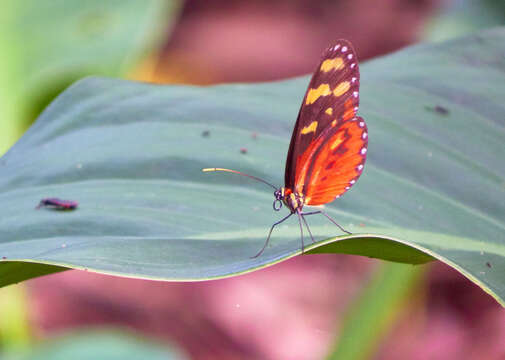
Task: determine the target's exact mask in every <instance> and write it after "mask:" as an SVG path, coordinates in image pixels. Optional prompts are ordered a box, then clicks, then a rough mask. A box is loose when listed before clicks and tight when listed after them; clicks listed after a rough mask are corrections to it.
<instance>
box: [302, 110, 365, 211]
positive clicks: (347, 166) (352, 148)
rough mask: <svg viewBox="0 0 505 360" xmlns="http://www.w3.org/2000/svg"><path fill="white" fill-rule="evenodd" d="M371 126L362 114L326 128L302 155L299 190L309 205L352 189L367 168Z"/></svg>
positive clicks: (327, 199) (329, 200)
mask: <svg viewBox="0 0 505 360" xmlns="http://www.w3.org/2000/svg"><path fill="white" fill-rule="evenodd" d="M367 147H368V130H367V126H366V123H365V121H364V120H363V119H362V118H361V117H359V116H358V117H355V118H353V119H351V120H346V121H344V122H342V123H339V124H338V125H335V126H332V125H331V124H330V126H329V127H328V128H327V129H325V130H324V131H323V132H322V133H321V134H320V135H319V136H318V138H317V139H315V140H314V141H313V142H312V144H311V145H310V146H309V147H308V148H307V150H306V151H305V152H304V153H303V154H302V155H301V156H300V158H299V162H298V163H297V168H296V174H297V176H296V179H295V188H296V191H298V192H301V193H303V194H304V195H305V204H306V205H322V204H326V203H328V202H331V201H333V200H334V199H335V198H336V197H339V196H341V195H342V194H343V193H345V192H346V191H347V190H349V189H350V188H351V187H352V186H353V185H354V184H355V183H356V181H357V180H358V178H359V176H360V175H361V173H362V172H363V167H364V165H365V160H366V153H367Z"/></svg>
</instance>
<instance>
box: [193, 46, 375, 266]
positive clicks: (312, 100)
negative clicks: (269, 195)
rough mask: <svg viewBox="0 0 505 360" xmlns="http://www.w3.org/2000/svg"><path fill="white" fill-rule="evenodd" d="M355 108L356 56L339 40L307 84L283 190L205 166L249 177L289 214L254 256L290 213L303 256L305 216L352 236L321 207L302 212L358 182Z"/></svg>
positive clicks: (360, 138)
mask: <svg viewBox="0 0 505 360" xmlns="http://www.w3.org/2000/svg"><path fill="white" fill-rule="evenodd" d="M358 106H359V67H358V62H357V59H356V52H355V51H354V49H353V47H352V45H351V44H350V43H349V42H348V41H347V40H343V39H341V40H338V41H337V42H336V43H335V45H333V46H331V47H329V48H328V49H326V50H325V51H324V53H323V55H322V58H321V61H320V62H319V65H318V66H317V69H316V71H315V73H314V75H313V76H312V79H311V80H310V83H309V87H308V89H307V91H306V93H305V96H304V98H303V102H302V105H301V107H300V112H299V113H298V119H297V120H296V124H295V128H294V130H293V134H292V136H291V142H290V144H289V150H288V155H287V159H286V170H285V172H284V186H283V187H280V188H277V187H276V186H274V185H272V184H270V183H269V182H267V181H265V180H263V179H260V178H258V177H256V176H252V175H248V174H244V173H242V172H240V171H236V170H230V169H224V168H206V169H202V171H204V172H210V171H225V172H231V173H236V174H239V175H243V176H247V177H249V178H252V179H254V180H257V181H260V182H263V183H265V184H267V185H269V186H271V187H273V188H274V189H275V191H274V197H275V199H274V203H273V208H274V210H275V211H279V210H280V209H281V208H282V205H283V204H284V205H285V206H286V207H287V208H288V209H289V211H290V213H289V214H288V215H287V216H285V217H284V218H282V219H281V220H279V221H277V222H276V223H274V224H273V225H272V226H271V228H270V231H269V233H268V236H267V239H266V241H265V244H264V245H263V247H262V248H261V250H260V251H259V252H258V253H257V254H256V255H255V256H254V257H253V258H255V257H258V256H260V255H261V254H262V253H263V251H264V250H265V249H266V247H267V245H268V243H269V241H270V236H271V235H272V231H273V230H274V228H275V227H276V226H277V225H279V224H280V223H282V222H284V221H285V220H287V219H288V218H289V217H291V216H292V215H294V214H296V215H297V216H298V222H299V225H300V232H301V240H302V252H303V249H304V243H303V225H302V222H303V224H305V227H306V228H307V230H308V232H309V234H310V237H311V239H312V241H313V242H314V237H313V236H312V233H311V231H310V228H309V226H308V224H307V221H306V219H305V216H308V215H314V214H322V215H324V216H325V217H326V218H328V219H329V220H330V221H331V222H332V223H334V224H335V225H336V226H338V227H339V228H340V230H342V231H343V232H346V233H348V234H350V232H348V231H347V230H345V229H344V228H343V227H342V226H340V225H339V224H338V223H337V222H336V221H335V220H333V219H332V218H331V217H330V216H329V215H328V214H327V213H326V212H325V211H324V210H323V209H318V210H315V211H309V212H303V211H302V209H303V208H304V206H305V205H308V206H317V205H324V204H327V203H329V202H331V201H333V200H334V199H335V198H339V197H340V196H342V194H344V193H345V192H346V191H347V190H349V189H350V188H351V187H352V186H353V185H354V184H355V183H356V181H357V180H358V178H359V177H360V175H361V173H362V172H363V167H364V165H365V160H366V155H367V146H368V129H367V126H366V123H365V120H363V118H361V117H360V116H357V115H356V113H357V111H358Z"/></svg>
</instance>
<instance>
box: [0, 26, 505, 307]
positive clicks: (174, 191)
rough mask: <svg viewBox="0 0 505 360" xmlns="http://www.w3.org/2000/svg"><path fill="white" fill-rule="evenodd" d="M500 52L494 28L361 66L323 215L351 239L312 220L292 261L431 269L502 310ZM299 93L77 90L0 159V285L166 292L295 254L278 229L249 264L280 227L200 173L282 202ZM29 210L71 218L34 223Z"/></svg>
mask: <svg viewBox="0 0 505 360" xmlns="http://www.w3.org/2000/svg"><path fill="white" fill-rule="evenodd" d="M504 40H505V30H504V29H503V28H500V29H496V30H493V31H488V32H484V33H480V34H477V35H474V36H471V37H466V38H461V39H457V40H453V41H450V42H446V43H441V44H436V45H434V44H424V45H420V46H415V47H412V48H408V49H406V50H404V51H401V52H398V53H396V54H393V55H391V56H387V57H384V58H380V59H377V60H375V61H371V62H369V63H366V64H363V66H362V67H361V69H362V78H361V83H362V85H361V100H362V106H361V109H360V115H362V116H363V117H364V118H365V119H366V121H367V123H368V126H369V135H370V136H369V139H370V142H369V153H368V154H369V158H368V161H367V164H366V165H365V171H364V174H363V176H362V178H361V179H360V180H359V181H358V183H357V184H356V185H355V186H354V187H353V189H352V190H351V191H350V192H349V193H348V194H346V195H345V196H343V197H342V198H341V199H338V200H337V201H334V202H333V203H331V204H329V205H328V206H327V211H328V212H329V213H330V214H331V215H332V216H333V217H334V218H336V219H337V220H338V221H339V223H340V224H341V225H343V226H344V227H345V228H347V229H348V230H350V231H351V232H353V233H354V234H353V235H352V236H347V235H342V233H341V232H340V231H339V230H338V229H337V228H336V227H335V226H334V225H332V224H331V223H329V221H327V219H326V218H324V217H323V216H311V217H309V218H308V221H309V223H310V225H311V229H312V232H313V234H314V236H316V237H317V239H318V240H321V239H326V240H324V241H320V242H318V243H317V244H314V245H311V246H310V247H308V248H307V249H309V250H311V251H314V252H332V251H337V252H340V251H341V252H346V253H353V254H361V255H366V256H372V257H377V258H382V259H387V260H395V261H399V262H407V263H422V262H425V261H428V260H430V259H432V258H436V259H439V260H441V261H444V262H445V263H447V264H449V265H450V266H452V267H454V268H455V269H457V270H458V271H460V272H461V273H462V274H464V275H465V276H467V277H468V278H469V279H471V280H472V281H474V282H475V283H477V284H478V285H479V286H481V287H482V288H483V289H484V290H485V291H487V292H489V293H490V294H491V295H492V296H494V297H495V298H496V299H497V300H498V301H499V302H500V303H502V304H504V302H503V299H504V298H505V281H504V278H503V276H502V274H503V273H504V271H505V241H504V237H503V233H504V230H505V224H504V219H505V181H504V175H503V174H505V162H504V161H503V158H504V156H505V147H504V146H503V138H504V136H503V135H504V134H505V131H504V119H505V105H503V95H504V94H505V85H504V84H505V71H504V70H505V58H504V55H503V54H504V53H505V41H504ZM307 83H308V79H307V78H306V77H304V78H299V79H294V80H289V81H282V82H275V83H266V84H254V85H240V84H239V85H223V86H214V87H190V86H155V85H149V84H140V83H133V82H126V81H120V80H112V79H100V78H90V79H86V80H83V81H80V82H79V83H77V84H76V85H74V86H72V87H71V88H70V89H68V90H67V91H66V92H65V93H64V94H63V95H61V96H60V97H59V98H58V99H57V100H56V101H55V102H54V103H53V104H52V105H51V106H50V107H49V108H48V109H47V110H46V111H45V112H44V113H43V114H42V116H41V117H40V118H39V119H38V121H37V123H36V124H35V125H34V126H33V127H32V128H31V129H30V130H29V131H28V132H27V134H26V135H25V136H24V137H23V138H22V139H21V140H20V141H19V142H18V143H17V144H16V145H15V146H14V147H13V148H12V150H11V151H9V152H8V153H7V154H6V155H5V156H4V157H3V158H2V159H0V202H1V204H2V207H1V208H0V258H1V257H2V256H3V257H5V259H4V262H3V263H2V262H0V284H1V285H6V284H8V283H9V281H8V280H5V279H6V278H7V275H8V272H7V270H5V267H6V266H8V264H9V263H12V262H19V263H24V262H31V263H39V264H48V265H54V266H58V267H68V268H75V269H86V270H89V271H95V272H100V273H106V274H115V275H121V276H129V277H138V278H148V279H160V280H172V281H181V280H205V279H215V278H221V277H227V276H232V275H237V274H242V273H245V272H248V271H253V270H256V269H259V268H262V267H265V266H269V265H272V264H275V263H277V262H280V261H283V260H285V259H288V258H290V257H292V256H295V255H297V254H300V253H301V246H300V234H299V228H298V224H297V221H296V219H294V218H291V219H289V220H288V221H286V222H285V223H284V224H282V225H280V226H279V227H278V228H277V229H276V230H275V232H274V236H273V237H272V241H271V246H270V247H269V248H267V250H266V251H265V252H264V254H263V255H261V256H260V257H258V258H256V259H251V256H252V255H254V254H255V253H256V252H257V251H258V250H259V249H260V248H261V246H262V245H263V243H264V241H265V237H266V234H267V232H268V229H269V227H270V225H271V224H272V223H273V222H275V221H277V220H279V219H280V218H281V216H285V215H286V214H287V213H286V210H285V209H282V210H283V211H281V212H280V213H275V212H273V211H272V207H271V204H272V201H273V196H272V189H270V188H268V187H266V186H265V185H264V184H261V183H257V182H253V181H251V180H249V179H247V178H245V177H241V176H238V175H235V174H227V173H202V172H201V170H200V169H201V168H204V167H214V166H217V167H227V168H232V169H237V170H240V171H243V172H246V173H249V174H252V175H255V176H259V177H262V178H264V179H266V180H268V181H270V182H272V183H274V184H278V185H281V184H282V179H283V167H284V159H285V156H286V152H287V148H288V142H289V139H290V135H291V131H292V128H293V125H294V120H295V119H296V114H297V110H298V107H299V103H300V99H301V98H302V96H303V93H304V91H305V88H306V86H307ZM443 109H446V111H444V110H443ZM204 131H209V132H210V134H209V136H202V133H203V132H204ZM252 133H256V134H257V137H256V138H255V137H253V136H252ZM242 147H245V148H247V150H248V152H247V154H242V153H241V152H240V148H242ZM44 197H60V198H64V199H72V200H77V201H79V203H80V205H79V208H78V209H77V210H76V211H71V212H57V211H50V210H47V209H41V210H38V211H37V210H34V207H35V205H37V203H38V201H39V200H40V199H41V198H44ZM330 236H337V237H335V238H330V239H328V237H330ZM340 241H341V243H340V244H339V242H340ZM305 242H306V244H307V243H308V242H310V240H309V241H307V239H306V240H305ZM58 269H59V268H58ZM7 279H8V278H7ZM19 280H20V279H19V277H18V279H17V281H19Z"/></svg>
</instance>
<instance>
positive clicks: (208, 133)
mask: <svg viewBox="0 0 505 360" xmlns="http://www.w3.org/2000/svg"><path fill="white" fill-rule="evenodd" d="M209 136H210V131H209V130H205V131H203V132H202V137H209Z"/></svg>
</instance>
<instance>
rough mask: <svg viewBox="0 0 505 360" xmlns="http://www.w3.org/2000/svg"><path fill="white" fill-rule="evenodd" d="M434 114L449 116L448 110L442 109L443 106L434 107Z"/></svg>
mask: <svg viewBox="0 0 505 360" xmlns="http://www.w3.org/2000/svg"><path fill="white" fill-rule="evenodd" d="M434 110H435V112H437V113H439V114H442V115H449V109H447V108H445V107H443V106H440V105H436V106H435V108H434Z"/></svg>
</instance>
